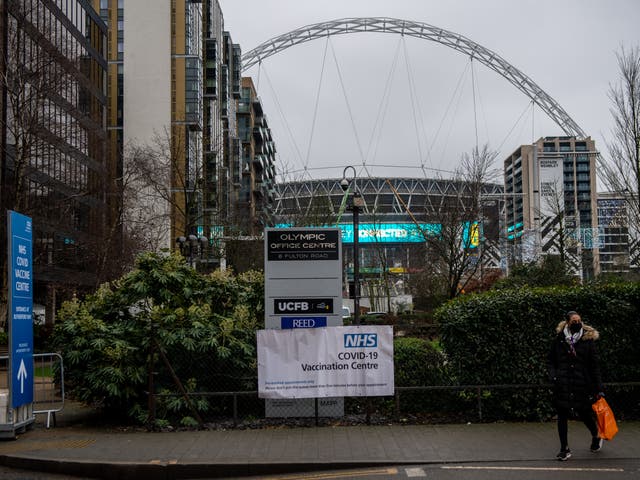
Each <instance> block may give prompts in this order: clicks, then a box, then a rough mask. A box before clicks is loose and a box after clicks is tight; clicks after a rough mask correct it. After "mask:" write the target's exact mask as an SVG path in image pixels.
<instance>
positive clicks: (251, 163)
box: [236, 77, 276, 235]
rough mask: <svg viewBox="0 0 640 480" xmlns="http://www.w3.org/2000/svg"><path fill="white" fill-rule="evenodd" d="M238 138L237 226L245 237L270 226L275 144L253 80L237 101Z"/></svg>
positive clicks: (246, 81) (247, 81)
mask: <svg viewBox="0 0 640 480" xmlns="http://www.w3.org/2000/svg"><path fill="white" fill-rule="evenodd" d="M237 115H238V134H239V136H240V142H241V144H242V166H241V167H242V176H241V179H242V180H241V188H240V196H239V199H238V204H237V205H238V207H237V214H238V215H237V218H238V221H237V222H236V225H237V226H238V228H239V229H240V232H241V233H243V234H245V235H259V234H260V233H261V232H262V231H263V229H264V227H266V226H270V225H273V215H274V210H273V207H274V201H275V176H276V171H275V153H276V150H275V144H274V142H273V137H272V136H271V129H270V128H269V125H268V122H267V117H266V115H265V114H264V110H263V107H262V102H261V101H260V98H259V97H258V95H257V92H256V88H255V86H254V84H253V80H252V79H251V78H250V77H244V78H243V79H242V93H241V95H240V99H239V101H238V112H237Z"/></svg>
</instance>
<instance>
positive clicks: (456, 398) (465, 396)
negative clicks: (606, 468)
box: [153, 382, 640, 427]
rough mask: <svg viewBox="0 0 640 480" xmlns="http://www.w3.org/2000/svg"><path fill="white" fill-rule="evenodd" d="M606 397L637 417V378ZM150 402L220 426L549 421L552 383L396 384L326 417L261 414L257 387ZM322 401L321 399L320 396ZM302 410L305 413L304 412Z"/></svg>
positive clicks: (300, 407)
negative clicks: (389, 392) (389, 391)
mask: <svg viewBox="0 0 640 480" xmlns="http://www.w3.org/2000/svg"><path fill="white" fill-rule="evenodd" d="M605 386H606V388H607V401H608V402H609V403H610V404H611V406H612V408H613V409H614V411H615V413H616V416H617V418H619V419H620V420H631V419H639V418H640V382H617V383H607V384H605ZM153 397H154V401H155V403H156V405H157V407H158V408H159V409H162V410H163V411H162V414H163V415H164V417H165V418H166V417H167V416H168V415H167V413H170V412H171V411H174V412H175V411H177V410H176V407H179V406H182V407H184V409H183V412H184V413H185V415H186V416H189V415H190V413H189V411H188V405H187V402H186V398H185V397H188V398H189V399H190V403H191V405H192V406H193V407H195V408H198V416H200V418H201V420H202V423H214V424H218V425H220V424H222V425H223V426H233V427H238V426H241V427H242V426H255V425H260V424H264V425H272V424H281V423H288V424H291V423H295V424H311V423H315V424H316V425H320V424H336V423H341V424H360V423H367V424H371V423H373V424H378V423H389V422H400V423H466V422H489V421H500V420H518V421H523V420H528V421H543V420H548V419H549V418H551V417H552V415H553V408H552V406H551V385H548V384H519V385H439V386H421V387H396V388H395V395H394V396H393V397H346V398H344V415H341V416H339V417H326V416H323V415H322V406H321V404H320V402H319V401H318V399H308V400H309V402H311V405H312V412H313V413H312V415H308V411H309V408H307V407H308V403H309V402H306V400H305V399H303V401H302V402H299V401H298V402H296V401H291V402H290V405H291V408H290V414H289V415H288V416H287V417H286V418H271V419H270V418H265V400H263V399H260V398H258V393H257V391H255V390H253V391H228V392H189V393H180V394H178V393H168V392H167V391H166V390H165V392H164V393H157V394H154V395H153ZM320 401H322V399H320ZM303 411H304V412H306V414H304V415H303Z"/></svg>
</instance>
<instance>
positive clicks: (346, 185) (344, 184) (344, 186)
mask: <svg viewBox="0 0 640 480" xmlns="http://www.w3.org/2000/svg"><path fill="white" fill-rule="evenodd" d="M350 183H351V182H350V181H349V180H347V179H346V178H343V179H342V180H340V188H342V191H343V192H346V191H347V189H348V188H349V184H350Z"/></svg>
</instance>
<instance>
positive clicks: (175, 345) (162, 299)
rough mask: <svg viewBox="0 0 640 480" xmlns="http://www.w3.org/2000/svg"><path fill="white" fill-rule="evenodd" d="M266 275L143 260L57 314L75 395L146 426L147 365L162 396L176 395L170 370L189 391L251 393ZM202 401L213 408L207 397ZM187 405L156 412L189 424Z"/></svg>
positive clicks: (164, 404)
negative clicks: (203, 270) (201, 269)
mask: <svg viewBox="0 0 640 480" xmlns="http://www.w3.org/2000/svg"><path fill="white" fill-rule="evenodd" d="M260 277H261V276H260V275H259V274H255V273H253V274H252V273H247V274H244V275H243V276H242V277H241V278H240V279H238V278H236V277H233V276H232V275H231V274H229V273H224V272H219V271H218V272H215V273H213V274H211V275H201V274H199V273H198V272H196V271H195V270H194V269H192V268H190V267H189V266H188V265H186V264H185V262H184V259H183V258H182V257H180V256H178V255H170V256H166V255H155V254H144V255H142V256H140V257H139V258H138V260H137V262H136V268H135V269H134V270H133V271H132V272H131V273H129V274H127V275H125V276H124V277H122V278H121V279H119V280H118V281H116V282H114V283H113V284H111V285H104V286H102V287H101V288H100V289H99V290H98V291H97V292H96V293H95V294H93V295H91V296H88V297H87V298H85V299H84V300H83V301H79V300H74V301H72V302H67V303H65V304H64V305H63V306H62V308H61V309H60V311H59V312H58V316H57V322H56V328H55V331H54V334H53V338H52V342H53V346H54V347H55V348H56V349H58V350H59V351H60V352H61V354H62V356H63V360H64V365H65V378H66V379H67V381H68V385H67V389H68V391H69V393H70V394H71V395H73V396H74V397H76V398H77V399H79V400H81V401H83V402H86V403H88V404H94V405H100V406H102V407H104V408H105V409H107V410H109V411H110V412H112V413H113V412H120V413H123V412H126V414H127V415H128V416H129V417H132V418H135V419H138V420H141V421H143V420H145V419H146V418H147V416H148V412H147V410H146V408H147V399H148V395H147V393H146V390H147V382H148V372H149V365H150V364H152V365H153V368H154V371H155V372H156V373H155V374H154V377H153V378H154V384H155V390H156V391H157V392H158V393H171V392H177V391H178V387H177V385H176V383H175V381H174V377H173V373H172V370H173V372H175V375H176V376H177V378H179V379H180V381H181V383H182V384H183V387H184V388H185V389H187V390H188V391H194V390H201V391H202V390H208V391H212V390H216V389H217V390H218V391H221V390H222V391H224V390H238V389H242V388H246V387H247V386H252V387H253V383H254V377H255V331H256V329H257V328H258V327H259V325H260V324H261V322H262V314H261V313H260V312H261V307H260V305H261V303H262V301H261V300H260V301H258V298H259V297H261V296H262V280H261V278H260ZM152 339H154V340H153V341H152ZM151 347H153V348H151ZM152 349H153V351H154V355H153V360H152V361H151V359H150V352H151V351H152ZM160 352H162V353H163V354H164V357H166V358H167V359H168V361H169V363H170V364H171V368H169V367H168V366H167V365H166V364H165V362H164V359H163V356H162V355H160ZM213 380H215V382H213ZM204 382H211V383H209V384H203V383H204ZM196 404H197V408H198V409H200V410H201V411H206V410H207V409H209V408H210V406H209V404H208V403H207V402H206V401H204V400H198V401H197V402H196ZM187 407H188V406H187V405H185V404H184V402H182V401H181V400H180V399H179V398H178V399H176V398H175V397H167V399H159V403H158V408H157V415H158V418H159V419H160V420H163V421H164V420H166V419H164V418H161V417H163V416H173V417H176V418H177V419H178V420H179V421H186V422H188V421H189V420H188V419H186V420H185V418H186V417H185V415H191V412H190V411H189V409H187ZM180 415H182V416H183V418H182V419H180Z"/></svg>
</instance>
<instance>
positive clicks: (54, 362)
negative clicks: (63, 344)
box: [33, 353, 64, 428]
mask: <svg viewBox="0 0 640 480" xmlns="http://www.w3.org/2000/svg"><path fill="white" fill-rule="evenodd" d="M33 372H34V378H33V413H35V414H46V415H47V428H49V427H50V426H51V420H52V419H53V425H54V426H55V424H56V412H59V411H61V410H62V409H63V408H64V366H63V363H62V356H61V355H60V354H59V353H35V354H34V355H33Z"/></svg>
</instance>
